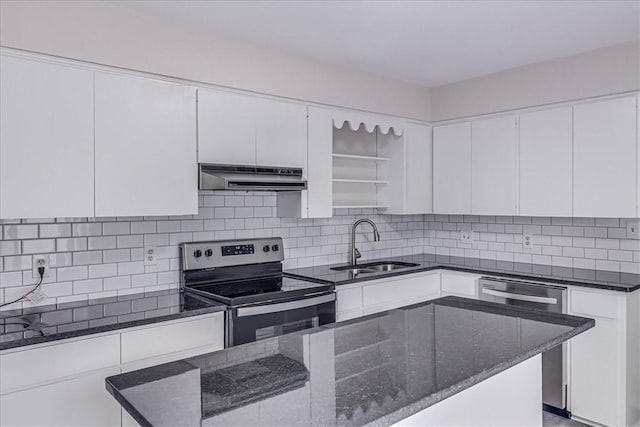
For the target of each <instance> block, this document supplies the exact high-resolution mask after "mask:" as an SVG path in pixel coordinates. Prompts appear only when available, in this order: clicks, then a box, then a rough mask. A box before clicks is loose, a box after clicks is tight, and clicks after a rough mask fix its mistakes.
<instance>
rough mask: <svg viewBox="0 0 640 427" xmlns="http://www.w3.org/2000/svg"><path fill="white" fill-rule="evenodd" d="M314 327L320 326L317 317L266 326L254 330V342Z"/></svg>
mask: <svg viewBox="0 0 640 427" xmlns="http://www.w3.org/2000/svg"><path fill="white" fill-rule="evenodd" d="M316 326H320V318H319V317H317V316H316V317H313V318H311V319H304V320H298V321H295V322H289V323H285V324H281V325H274V326H267V327H265V328H259V329H256V341H259V340H263V339H266V338H273V337H277V336H279V335H284V334H288V333H289V332H296V331H301V330H303V329H309V328H315V327H316Z"/></svg>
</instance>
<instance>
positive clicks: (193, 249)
mask: <svg viewBox="0 0 640 427" xmlns="http://www.w3.org/2000/svg"><path fill="white" fill-rule="evenodd" d="M283 252H284V248H283V244H282V239H281V238H278V237H276V238H265V239H250V240H249V239H247V240H219V241H207V242H191V243H183V244H182V245H181V256H182V282H181V286H182V288H183V290H184V291H185V292H191V293H194V294H198V295H200V296H203V297H206V298H209V299H213V300H215V301H218V302H222V303H223V304H227V305H229V306H232V307H234V306H242V305H248V304H257V303H263V304H269V303H270V302H272V301H286V300H288V299H296V298H297V299H300V298H303V297H308V296H312V295H314V294H318V293H329V292H333V289H334V285H333V284H329V285H328V284H327V283H326V282H325V283H317V282H312V281H308V280H304V279H297V278H292V277H287V276H285V275H283V273H282V260H283V259H284V253H283Z"/></svg>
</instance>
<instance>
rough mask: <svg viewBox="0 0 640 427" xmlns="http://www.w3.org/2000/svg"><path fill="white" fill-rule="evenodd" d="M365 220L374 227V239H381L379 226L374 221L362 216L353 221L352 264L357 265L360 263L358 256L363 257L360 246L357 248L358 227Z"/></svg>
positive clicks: (376, 240)
mask: <svg viewBox="0 0 640 427" xmlns="http://www.w3.org/2000/svg"><path fill="white" fill-rule="evenodd" d="M363 222H366V223H367V224H370V225H371V227H373V241H374V242H379V241H380V233H378V227H376V225H375V224H374V222H373V221H371V220H370V219H367V218H361V219H359V220H357V221H356V222H354V223H353V227H351V265H356V264H357V263H358V258H360V257H362V255H361V254H360V251H359V250H358V248H356V228H358V226H359V225H360V224H362V223H363Z"/></svg>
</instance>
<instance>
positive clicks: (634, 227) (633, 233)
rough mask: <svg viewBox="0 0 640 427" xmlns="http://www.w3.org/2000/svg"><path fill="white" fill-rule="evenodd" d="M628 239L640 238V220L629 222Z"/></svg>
mask: <svg viewBox="0 0 640 427" xmlns="http://www.w3.org/2000/svg"><path fill="white" fill-rule="evenodd" d="M627 239H640V221H628V222H627Z"/></svg>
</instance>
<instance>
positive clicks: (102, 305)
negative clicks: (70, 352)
mask: <svg viewBox="0 0 640 427" xmlns="http://www.w3.org/2000/svg"><path fill="white" fill-rule="evenodd" d="M226 308H227V307H226V306H225V305H223V304H219V303H214V302H210V301H207V300H205V299H200V298H198V297H194V296H191V295H186V294H185V295H181V293H180V292H179V291H178V290H177V289H171V290H166V291H157V292H148V293H139V294H130V295H122V296H118V297H109V298H99V299H94V300H83V301H74V302H68V303H63V304H54V305H46V306H39V307H32V308H24V309H20V310H7V311H0V350H6V349H9V348H15V347H21V346H25V345H31V344H38V343H42V342H47V341H55V340H61V339H66V338H74V337H79V336H82V335H89V334H97V333H100V332H107V331H113V330H116V329H124V328H130V327H133V326H141V325H146V324H149V323H156V322H163V321H167V320H173V319H179V318H182V317H190V316H197V315H201V314H207V313H214V312H216V311H224V310H226Z"/></svg>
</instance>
